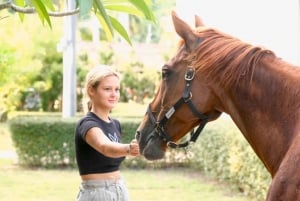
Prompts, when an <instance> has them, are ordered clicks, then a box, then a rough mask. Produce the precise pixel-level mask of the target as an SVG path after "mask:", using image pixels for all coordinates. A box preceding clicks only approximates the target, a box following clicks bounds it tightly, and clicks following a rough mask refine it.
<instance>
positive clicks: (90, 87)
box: [87, 86, 95, 96]
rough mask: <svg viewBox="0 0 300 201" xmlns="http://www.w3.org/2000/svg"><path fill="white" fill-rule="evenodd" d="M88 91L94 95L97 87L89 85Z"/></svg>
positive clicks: (90, 94)
mask: <svg viewBox="0 0 300 201" xmlns="http://www.w3.org/2000/svg"><path fill="white" fill-rule="evenodd" d="M87 92H88V95H89V96H93V95H94V93H95V89H94V87H92V86H88V90H87Z"/></svg>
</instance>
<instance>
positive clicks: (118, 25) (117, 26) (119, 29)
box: [109, 16, 132, 45]
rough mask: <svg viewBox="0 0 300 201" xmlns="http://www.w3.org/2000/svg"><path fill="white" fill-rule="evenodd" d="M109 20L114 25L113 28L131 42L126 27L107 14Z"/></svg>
mask: <svg viewBox="0 0 300 201" xmlns="http://www.w3.org/2000/svg"><path fill="white" fill-rule="evenodd" d="M109 18H110V21H111V23H112V25H113V27H114V29H115V30H116V31H117V32H118V33H119V34H120V35H121V36H122V37H123V38H124V39H125V40H126V41H127V42H128V43H129V44H130V45H132V44H131V40H130V38H129V36H128V34H127V31H126V29H125V28H124V27H123V26H122V24H121V23H120V22H119V21H118V20H117V19H115V18H113V17H111V16H109Z"/></svg>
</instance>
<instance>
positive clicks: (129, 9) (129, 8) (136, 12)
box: [104, 4, 144, 17]
mask: <svg viewBox="0 0 300 201" xmlns="http://www.w3.org/2000/svg"><path fill="white" fill-rule="evenodd" d="M104 6H105V9H107V10H113V11H119V12H123V13H128V14H131V15H135V16H139V17H144V14H143V13H142V12H141V11H140V10H138V9H137V8H136V7H132V5H129V4H127V5H104Z"/></svg>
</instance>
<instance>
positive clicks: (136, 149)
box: [129, 139, 140, 156]
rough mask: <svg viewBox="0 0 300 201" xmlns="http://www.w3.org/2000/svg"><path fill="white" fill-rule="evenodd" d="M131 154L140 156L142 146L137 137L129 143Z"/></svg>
mask: <svg viewBox="0 0 300 201" xmlns="http://www.w3.org/2000/svg"><path fill="white" fill-rule="evenodd" d="M129 155H131V156H139V155H140V148H139V144H138V142H137V140H136V139H133V140H132V141H131V142H130V144H129Z"/></svg>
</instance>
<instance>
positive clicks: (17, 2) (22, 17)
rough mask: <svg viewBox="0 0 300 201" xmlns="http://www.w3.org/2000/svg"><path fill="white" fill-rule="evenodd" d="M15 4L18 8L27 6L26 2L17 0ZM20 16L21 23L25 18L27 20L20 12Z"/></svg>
mask: <svg viewBox="0 0 300 201" xmlns="http://www.w3.org/2000/svg"><path fill="white" fill-rule="evenodd" d="M15 4H16V5H17V6H20V7H24V6H25V1H24V0H15ZM18 14H19V17H20V20H21V22H23V21H24V18H25V14H24V13H20V12H19V13H18Z"/></svg>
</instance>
